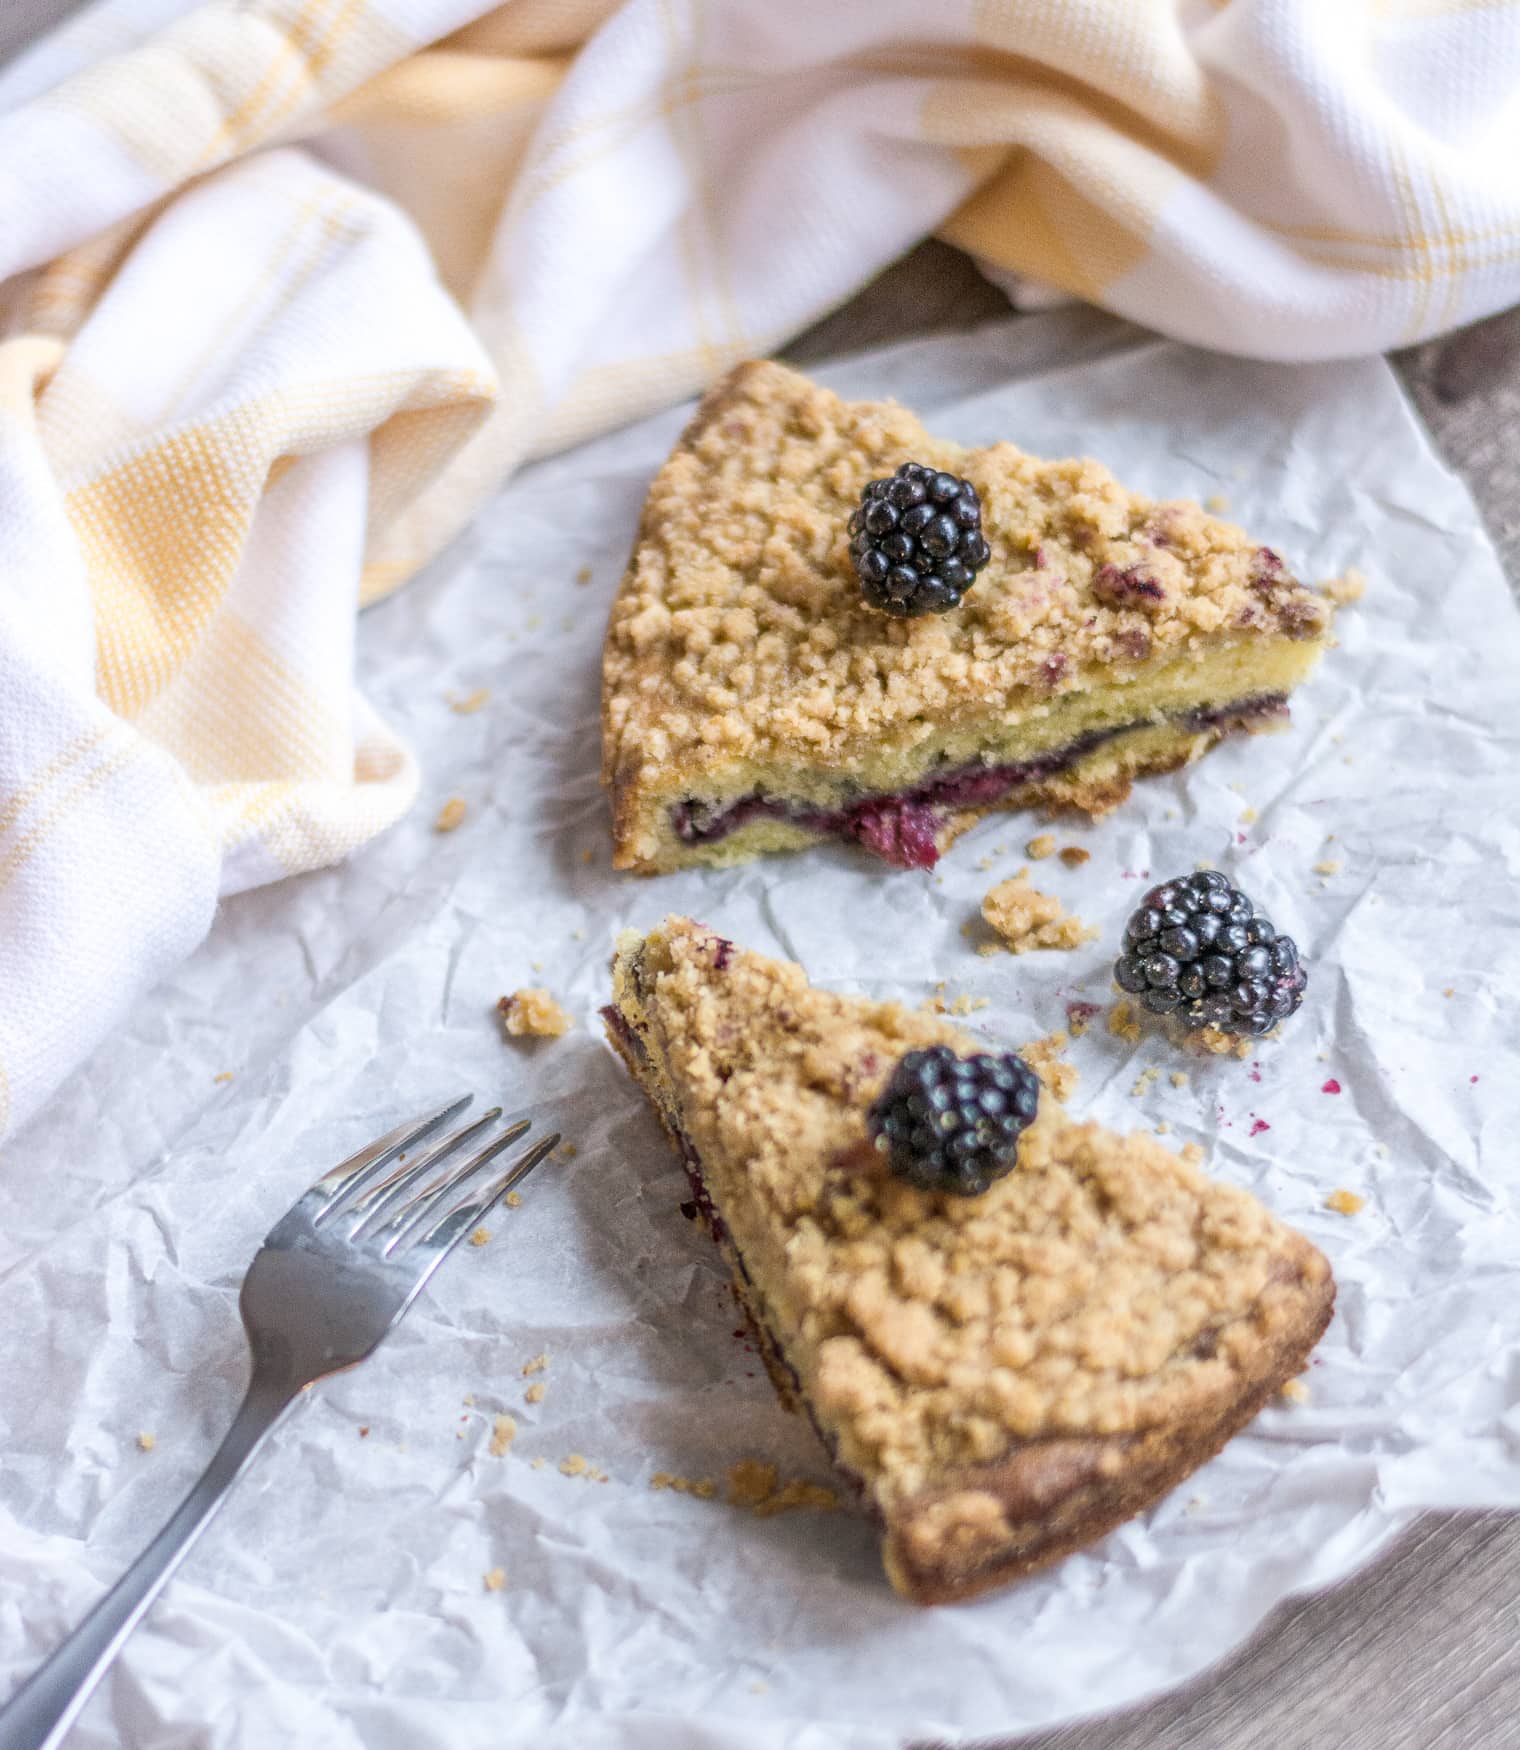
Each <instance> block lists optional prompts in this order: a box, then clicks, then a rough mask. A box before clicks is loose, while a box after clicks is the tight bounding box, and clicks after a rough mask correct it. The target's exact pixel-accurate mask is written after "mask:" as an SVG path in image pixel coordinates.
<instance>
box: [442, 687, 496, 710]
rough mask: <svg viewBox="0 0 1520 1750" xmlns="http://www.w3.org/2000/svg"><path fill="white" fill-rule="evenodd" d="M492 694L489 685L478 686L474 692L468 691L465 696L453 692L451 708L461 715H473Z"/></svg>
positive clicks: (450, 702) (450, 699)
mask: <svg viewBox="0 0 1520 1750" xmlns="http://www.w3.org/2000/svg"><path fill="white" fill-rule="evenodd" d="M490 696H491V689H490V688H489V687H476V689H475V691H474V692H473V693H466V694H465V695H464V696H463V698H460V697H458V696H457V695H452V694H451V695H450V698H449V709H450V710H451V711H456V712H458V714H459V715H460V716H461V717H473V716H474V715H475V713H476V712H477V711H478V710H479V709H480V707H481V706H482V705H483V704H485V702H486V700H487V699H489V698H490Z"/></svg>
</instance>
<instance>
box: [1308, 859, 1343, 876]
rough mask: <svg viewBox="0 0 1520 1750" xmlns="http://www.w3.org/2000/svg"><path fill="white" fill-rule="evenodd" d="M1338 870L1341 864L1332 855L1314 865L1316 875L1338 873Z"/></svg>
mask: <svg viewBox="0 0 1520 1750" xmlns="http://www.w3.org/2000/svg"><path fill="white" fill-rule="evenodd" d="M1340 872H1341V865H1340V863H1339V861H1338V860H1337V859H1336V858H1334V857H1326V858H1325V859H1324V861H1323V862H1319V863H1316V864H1315V865H1314V873H1315V874H1316V875H1339V874H1340Z"/></svg>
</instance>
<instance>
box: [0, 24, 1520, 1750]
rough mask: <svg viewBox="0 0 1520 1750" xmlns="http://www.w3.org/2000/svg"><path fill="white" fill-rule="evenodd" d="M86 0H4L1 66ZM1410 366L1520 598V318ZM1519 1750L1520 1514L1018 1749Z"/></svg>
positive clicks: (905, 264)
mask: <svg viewBox="0 0 1520 1750" xmlns="http://www.w3.org/2000/svg"><path fill="white" fill-rule="evenodd" d="M77 3H78V0H0V60H4V59H5V58H6V57H7V56H8V55H9V54H10V53H12V52H14V51H15V50H16V49H17V48H19V47H21V46H22V45H23V44H24V43H25V42H26V41H28V40H29V39H30V37H31V36H33V35H34V34H36V32H37V31H38V30H40V29H42V28H43V27H44V26H46V25H47V24H48V23H49V22H51V21H52V20H54V19H56V18H58V17H61V16H62V15H63V14H64V13H66V12H68V11H70V10H72V9H73V6H74V5H76V4H77ZM1007 311H1008V305H1007V303H1006V301H1005V300H1004V298H1003V296H1002V294H1001V293H1000V292H998V291H997V290H996V289H995V288H993V287H992V286H991V285H989V284H988V283H987V282H986V281H985V280H984V279H982V277H981V276H980V275H979V274H978V273H977V272H976V270H975V268H974V267H973V266H972V265H971V263H970V262H969V261H968V260H967V259H966V258H965V257H964V256H962V255H960V254H959V253H958V252H957V251H956V250H953V249H951V248H949V247H948V246H947V245H945V244H941V243H932V242H931V243H925V244H922V245H920V247H919V248H917V249H915V250H914V251H913V252H912V253H911V254H910V255H909V256H908V257H907V258H906V259H905V260H903V261H901V262H899V263H898V264H897V265H896V266H894V267H892V268H889V269H888V270H887V272H886V273H884V274H882V275H881V277H880V278H879V279H877V280H876V281H874V282H873V283H872V284H871V285H869V286H867V287H866V288H865V289H864V290H863V291H861V292H860V293H859V294H858V295H857V296H856V297H855V298H853V299H852V300H851V301H850V303H849V304H847V305H846V306H845V307H844V308H843V309H841V310H839V311H837V312H836V313H835V314H834V315H832V316H830V317H828V318H827V319H826V320H825V321H823V322H820V323H819V324H817V326H816V327H814V328H812V329H810V330H809V331H808V332H807V333H806V334H804V335H802V336H800V337H799V338H798V339H797V340H796V341H795V342H794V343H793V344H792V345H791V346H790V347H788V348H787V349H786V353H785V355H784V356H786V357H788V358H790V359H792V360H793V361H795V362H796V363H799V364H806V363H808V362H809V361H811V360H817V359H822V358H827V357H829V356H830V355H832V354H836V353H842V352H853V351H858V350H859V349H861V348H862V347H867V346H872V345H877V344H880V343H882V342H886V341H890V340H901V339H904V338H906V337H907V336H909V335H913V334H927V333H932V332H936V331H943V330H946V329H954V328H963V327H969V326H971V325H972V324H974V323H976V322H981V321H985V320H987V319H988V318H989V317H992V316H1002V315H1006V314H1007ZM1393 363H1394V365H1395V367H1396V369H1397V370H1398V372H1399V374H1400V376H1401V377H1402V378H1403V380H1404V383H1405V385H1406V387H1407V388H1408V390H1409V392H1410V394H1411V395H1412V397H1413V399H1414V401H1415V403H1416V405H1417V406H1418V407H1419V409H1420V411H1421V413H1422V414H1423V415H1424V417H1425V419H1426V422H1427V423H1428V424H1429V426H1430V428H1431V430H1432V432H1433V433H1434V435H1435V438H1436V442H1437V446H1438V447H1439V448H1440V450H1441V451H1442V453H1443V454H1444V455H1445V457H1446V459H1447V461H1448V462H1449V463H1450V465H1451V466H1452V468H1453V469H1454V471H1455V472H1456V473H1458V474H1460V475H1461V476H1462V478H1463V479H1465V480H1466V482H1467V484H1468V486H1469V488H1470V489H1471V490H1472V492H1473V494H1474V496H1475V497H1476V498H1477V500H1478V503H1479V505H1480V506H1481V507H1482V509H1483V512H1484V515H1485V517H1486V518H1487V521H1488V525H1489V528H1490V529H1491V530H1492V532H1493V534H1494V537H1495V539H1496V541H1497V543H1498V545H1499V548H1500V552H1501V554H1502V555H1503V558H1504V562H1505V567H1506V570H1507V572H1508V574H1509V577H1510V580H1511V583H1512V584H1514V583H1515V581H1516V579H1517V578H1520V310H1517V311H1511V312H1509V313H1507V314H1505V315H1502V316H1496V317H1493V318H1491V319H1490V320H1489V321H1486V322H1480V323H1478V324H1476V325H1475V326H1473V327H1471V328H1468V329H1465V330H1463V331H1462V332H1460V333H1458V334H1454V335H1451V336H1449V337H1448V338H1446V339H1445V340H1438V341H1431V342H1429V343H1428V344H1427V345H1425V346H1420V347H1413V348H1411V349H1409V350H1408V351H1406V352H1403V353H1399V354H1397V355H1395V357H1394V360H1393ZM1011 1651H1012V1652H1015V1653H1016V1651H1017V1649H1011ZM1517 1745H1520V1517H1511V1516H1509V1515H1506V1514H1501V1513H1481V1514H1463V1515H1454V1514H1439V1515H1438V1514H1430V1515H1427V1516H1425V1517H1424V1518H1423V1519H1421V1520H1420V1521H1419V1522H1418V1523H1417V1524H1416V1525H1415V1526H1414V1527H1412V1529H1411V1530H1410V1531H1409V1532H1408V1533H1407V1534H1406V1535H1405V1536H1404V1538H1403V1539H1402V1540H1401V1541H1400V1543H1399V1544H1398V1545H1397V1546H1396V1547H1395V1548H1394V1549H1393V1551H1392V1552H1391V1553H1390V1554H1388V1555H1387V1556H1386V1557H1384V1559H1383V1560H1381V1561H1380V1562H1378V1563H1376V1564H1375V1565H1374V1566H1373V1567H1371V1568H1369V1569H1367V1570H1366V1571H1364V1572H1363V1573H1361V1574H1360V1575H1358V1576H1357V1577H1356V1578H1355V1579H1353V1580H1351V1581H1349V1582H1347V1583H1346V1584H1345V1585H1343V1586H1340V1587H1337V1588H1335V1589H1333V1590H1332V1591H1329V1592H1325V1593H1321V1594H1319V1595H1318V1596H1315V1597H1312V1598H1306V1599H1302V1600H1299V1601H1296V1602H1292V1603H1289V1604H1287V1605H1285V1606H1283V1607H1282V1608H1281V1609H1280V1610H1279V1611H1277V1613H1276V1614H1275V1615H1274V1616H1273V1617H1271V1618H1270V1620H1269V1621H1268V1622H1267V1623H1266V1624H1265V1625H1264V1626H1263V1627H1262V1629H1261V1630H1260V1631H1259V1632H1258V1633H1257V1634H1256V1636H1255V1637H1254V1638H1253V1639H1252V1640H1251V1641H1250V1642H1249V1643H1248V1644H1247V1645H1246V1646H1245V1647H1243V1648H1241V1649H1240V1651H1239V1652H1237V1653H1235V1654H1234V1655H1232V1656H1231V1657H1229V1658H1227V1659H1225V1660H1223V1661H1222V1662H1221V1663H1220V1664H1218V1665H1216V1666H1214V1667H1213V1668H1212V1669H1211V1670H1210V1671H1208V1672H1207V1673H1205V1674H1204V1676H1202V1677H1201V1678H1198V1679H1197V1680H1195V1681H1194V1682H1193V1683H1191V1684H1188V1685H1186V1686H1185V1687H1183V1688H1181V1689H1178V1690H1174V1691H1172V1692H1171V1693H1170V1694H1169V1695H1167V1696H1165V1697H1163V1698H1162V1699H1160V1700H1157V1701H1153V1702H1151V1703H1149V1704H1147V1705H1144V1706H1141V1707H1137V1708H1131V1709H1128V1710H1126V1711H1125V1712H1123V1713H1119V1714H1113V1715H1110V1716H1108V1717H1106V1718H1104V1719H1101V1720H1093V1721H1089V1722H1087V1723H1085V1724H1081V1725H1075V1726H1067V1727H1064V1728H1061V1729H1059V1730H1056V1731H1050V1732H1040V1733H1036V1734H1034V1735H1033V1736H1026V1737H1024V1738H1021V1739H1019V1740H1017V1746H1018V1750H1158V1747H1160V1746H1164V1747H1165V1750H1331V1747H1334V1750H1514V1747H1515V1746H1517ZM915 1750H918V1747H915ZM924 1750H927V1747H924ZM985 1750H992V1747H991V1745H990V1744H989V1745H987V1746H986V1747H985ZM1000 1750H1001V1747H1000ZM1009 1750H1012V1747H1011V1746H1009Z"/></svg>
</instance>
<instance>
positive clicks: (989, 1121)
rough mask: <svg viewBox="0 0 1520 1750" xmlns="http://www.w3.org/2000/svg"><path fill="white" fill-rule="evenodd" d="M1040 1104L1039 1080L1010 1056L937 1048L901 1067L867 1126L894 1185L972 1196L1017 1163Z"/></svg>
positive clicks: (1008, 1053)
mask: <svg viewBox="0 0 1520 1750" xmlns="http://www.w3.org/2000/svg"><path fill="white" fill-rule="evenodd" d="M1039 1101H1040V1082H1039V1078H1038V1077H1037V1076H1036V1075H1035V1073H1034V1071H1033V1070H1032V1069H1031V1068H1030V1067H1029V1065H1028V1064H1027V1063H1025V1062H1024V1060H1023V1058H1021V1057H1017V1056H1015V1055H1014V1053H1013V1052H1011V1051H1000V1052H996V1053H994V1052H984V1051H979V1052H977V1053H976V1054H975V1055H974V1056H972V1057H959V1056H957V1055H956V1053H955V1052H953V1051H952V1050H951V1049H950V1047H949V1046H948V1045H934V1046H931V1047H930V1048H929V1049H928V1050H926V1051H910V1052H908V1054H907V1055H906V1056H905V1057H903V1058H902V1059H900V1060H899V1062H898V1065H897V1068H896V1069H894V1070H893V1072H892V1076H891V1079H890V1080H889V1081H888V1083H887V1085H886V1087H885V1088H884V1089H883V1090H882V1093H881V1094H880V1096H879V1097H878V1098H877V1100H876V1102H875V1104H874V1105H873V1106H872V1107H871V1110H870V1112H869V1114H868V1115H867V1119H866V1123H867V1127H868V1128H869V1130H870V1133H871V1141H872V1142H873V1143H874V1144H875V1146H876V1149H877V1152H878V1153H880V1154H882V1155H884V1156H885V1157H886V1162H887V1165H888V1166H889V1167H890V1168H891V1169H892V1171H893V1172H894V1173H895V1174H896V1175H897V1177H898V1178H899V1179H906V1180H907V1182H908V1183H909V1184H910V1185H916V1186H917V1187H918V1188H919V1190H921V1191H955V1192H958V1193H959V1194H960V1195H961V1196H963V1197H976V1196H978V1195H980V1193H981V1192H983V1191H985V1190H987V1189H988V1187H989V1186H990V1185H992V1184H993V1183H994V1182H995V1181H996V1180H998V1179H1001V1178H1002V1177H1003V1176H1004V1174H1006V1173H1009V1172H1011V1171H1012V1170H1013V1168H1014V1166H1015V1165H1016V1164H1017V1162H1018V1149H1019V1138H1020V1137H1021V1136H1022V1135H1023V1134H1024V1132H1025V1131H1026V1130H1027V1129H1028V1128H1029V1126H1030V1124H1031V1123H1032V1122H1033V1121H1034V1115H1035V1112H1036V1111H1037V1109H1038V1107H1039Z"/></svg>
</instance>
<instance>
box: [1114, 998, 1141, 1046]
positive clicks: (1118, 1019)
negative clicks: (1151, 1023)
mask: <svg viewBox="0 0 1520 1750" xmlns="http://www.w3.org/2000/svg"><path fill="white" fill-rule="evenodd" d="M1108 1030H1109V1032H1110V1033H1112V1034H1113V1035H1114V1036H1115V1038H1118V1039H1122V1040H1124V1041H1125V1043H1126V1044H1129V1045H1138V1044H1139V1043H1140V1022H1139V1020H1138V1019H1137V1018H1136V1015H1135V1009H1134V1005H1133V1004H1132V1003H1128V1002H1124V1001H1120V1002H1117V1003H1115V1004H1114V1006H1113V1007H1112V1008H1111V1009H1110V1010H1109V1011H1108Z"/></svg>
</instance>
